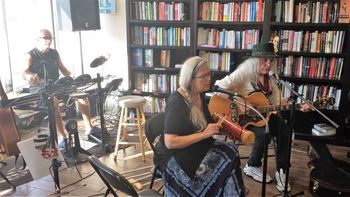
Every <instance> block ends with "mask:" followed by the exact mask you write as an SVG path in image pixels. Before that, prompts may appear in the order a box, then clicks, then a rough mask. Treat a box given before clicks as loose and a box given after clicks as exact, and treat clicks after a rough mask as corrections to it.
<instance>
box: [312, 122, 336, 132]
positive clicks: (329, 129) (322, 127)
mask: <svg viewBox="0 0 350 197" xmlns="http://www.w3.org/2000/svg"><path fill="white" fill-rule="evenodd" d="M314 129H315V130H317V131H320V132H322V133H335V131H336V129H335V128H334V127H332V126H330V125H328V124H326V123H318V124H314Z"/></svg>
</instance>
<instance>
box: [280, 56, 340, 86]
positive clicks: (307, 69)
mask: <svg viewBox="0 0 350 197" xmlns="http://www.w3.org/2000/svg"><path fill="white" fill-rule="evenodd" d="M281 61H282V64H279V65H282V67H283V68H281V70H283V74H284V75H293V76H295V77H308V78H320V79H335V80H340V79H341V76H342V70H343V64H344V58H335V57H333V58H326V57H318V58H314V57H304V56H300V57H294V56H288V57H284V58H283V59H282V60H281Z"/></svg>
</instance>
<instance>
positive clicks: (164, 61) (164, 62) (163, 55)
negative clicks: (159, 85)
mask: <svg viewBox="0 0 350 197" xmlns="http://www.w3.org/2000/svg"><path fill="white" fill-rule="evenodd" d="M170 55H171V51H170V50H161V51H160V66H161V67H167V68H169V67H170Z"/></svg>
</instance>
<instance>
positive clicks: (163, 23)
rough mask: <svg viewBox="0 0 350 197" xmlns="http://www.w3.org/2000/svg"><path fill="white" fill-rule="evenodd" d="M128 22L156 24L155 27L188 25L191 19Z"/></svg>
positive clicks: (133, 22) (132, 22)
mask: <svg viewBox="0 0 350 197" xmlns="http://www.w3.org/2000/svg"><path fill="white" fill-rule="evenodd" d="M129 23H131V24H134V25H143V26H156V27H163V26H164V27H182V26H190V24H191V21H189V20H185V21H171V20H167V21H157V20H130V21H129Z"/></svg>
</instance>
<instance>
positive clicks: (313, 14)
mask: <svg viewBox="0 0 350 197" xmlns="http://www.w3.org/2000/svg"><path fill="white" fill-rule="evenodd" d="M339 12H341V9H340V7H339V3H337V2H333V1H324V2H321V1H317V2H314V1H307V2H302V1H300V2H298V3H297V4H296V5H295V6H294V0H278V1H276V2H275V11H274V17H275V21H276V22H296V23H337V22H342V21H341V20H339V21H338V17H339Z"/></svg>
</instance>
